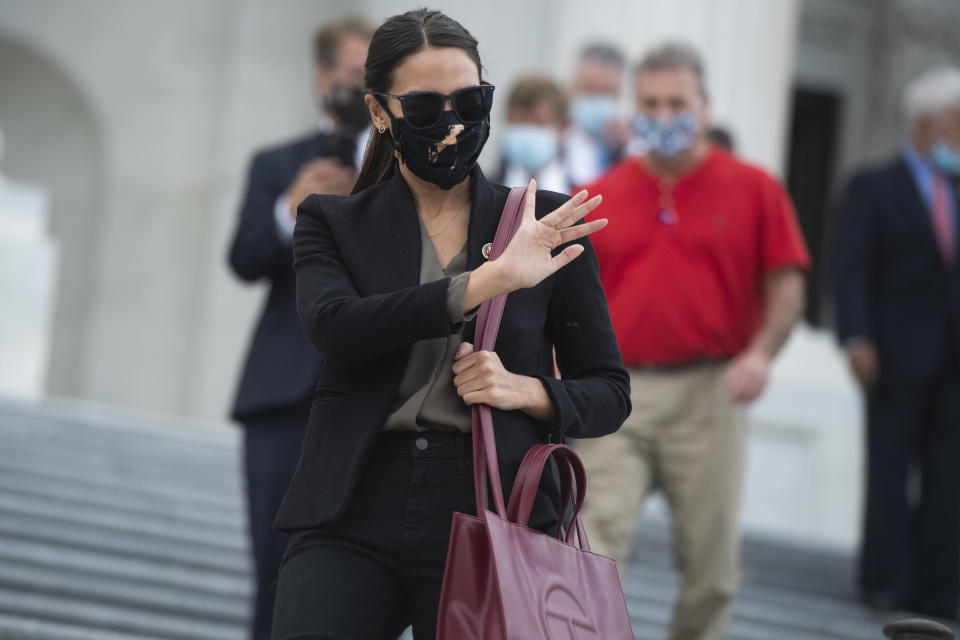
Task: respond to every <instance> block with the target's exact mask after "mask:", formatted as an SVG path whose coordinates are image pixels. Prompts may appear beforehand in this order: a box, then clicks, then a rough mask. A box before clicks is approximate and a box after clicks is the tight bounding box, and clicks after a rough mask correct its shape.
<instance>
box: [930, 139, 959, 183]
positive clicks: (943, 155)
mask: <svg viewBox="0 0 960 640" xmlns="http://www.w3.org/2000/svg"><path fill="white" fill-rule="evenodd" d="M930 159H931V160H933V164H935V165H936V166H937V167H939V169H940V170H941V171H943V172H944V173H947V174H949V175H951V176H960V151H958V150H957V149H954V148H953V147H951V146H950V145H948V144H947V143H946V142H944V141H942V140H940V141H938V142H936V143H934V145H933V148H932V149H931V150H930Z"/></svg>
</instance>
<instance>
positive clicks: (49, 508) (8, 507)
mask: <svg viewBox="0 0 960 640" xmlns="http://www.w3.org/2000/svg"><path fill="white" fill-rule="evenodd" d="M0 513H7V514H19V515H28V516H34V517H37V518H46V519H49V520H54V521H61V522H65V523H67V522H69V523H70V525H71V526H76V525H86V526H88V527H91V528H98V529H101V530H103V531H104V532H109V533H110V534H113V535H125V536H128V537H135V538H138V539H146V538H150V539H153V540H157V541H158V542H162V543H166V544H171V545H184V544H186V545H190V546H193V547H197V548H205V547H209V548H216V549H218V550H232V551H235V552H243V551H245V550H246V548H247V547H246V545H245V544H244V543H243V542H242V533H243V532H242V530H241V529H238V528H236V527H225V526H222V525H211V524H206V523H196V522H193V523H189V522H184V521H182V520H178V519H177V518H175V517H172V516H171V515H170V514H166V513H152V514H145V515H142V516H140V517H136V518H134V517H130V516H129V515H128V514H127V513H125V512H116V511H114V510H109V509H97V510H91V509H88V508H86V507H85V506H84V505H78V504H75V503H72V502H69V501H61V500H56V499H53V498H49V497H42V498H39V499H36V498H33V497H31V496H27V495H23V494H20V493H8V492H6V491H4V490H3V489H2V488H0Z"/></svg>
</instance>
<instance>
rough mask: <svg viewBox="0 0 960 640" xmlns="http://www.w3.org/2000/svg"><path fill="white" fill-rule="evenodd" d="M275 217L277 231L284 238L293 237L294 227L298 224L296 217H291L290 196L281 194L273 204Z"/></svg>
mask: <svg viewBox="0 0 960 640" xmlns="http://www.w3.org/2000/svg"><path fill="white" fill-rule="evenodd" d="M273 217H274V219H275V220H276V222H277V233H279V234H280V237H281V238H282V239H284V240H287V241H290V240H292V239H293V227H294V226H295V225H296V224H297V221H296V220H295V219H294V218H291V217H290V198H288V197H286V196H284V195H282V194H281V195H280V197H279V198H277V201H276V203H274V205H273Z"/></svg>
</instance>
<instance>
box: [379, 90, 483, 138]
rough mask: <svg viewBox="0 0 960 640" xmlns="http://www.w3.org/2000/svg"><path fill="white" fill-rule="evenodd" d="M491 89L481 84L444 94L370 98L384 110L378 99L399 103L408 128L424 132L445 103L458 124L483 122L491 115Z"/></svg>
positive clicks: (410, 94)
mask: <svg viewBox="0 0 960 640" xmlns="http://www.w3.org/2000/svg"><path fill="white" fill-rule="evenodd" d="M493 90H494V86H493V85H492V84H481V85H476V86H473V87H464V88H463V89H457V90H456V91H454V92H453V93H448V94H446V95H444V94H442V93H437V92H435V91H414V92H412V93H406V94H404V95H402V96H395V95H393V94H391V93H374V94H373V95H375V96H376V97H377V99H378V100H379V102H380V104H381V105H383V107H384V108H385V109H386V108H387V105H386V103H385V102H384V101H383V100H381V98H396V99H397V100H399V101H400V110H401V111H402V112H403V117H404V118H406V120H407V122H409V123H410V126H411V127H413V128H414V129H426V128H428V127H432V126H434V125H435V124H437V123H438V122H440V118H442V117H443V111H444V108H445V107H446V104H447V100H449V101H450V104H451V105H452V106H453V111H454V113H456V114H457V117H458V118H459V119H460V121H461V122H463V123H465V124H466V123H472V122H479V121H481V120H483V119H484V118H485V117H486V116H487V114H488V113H490V107H491V106H492V104H493Z"/></svg>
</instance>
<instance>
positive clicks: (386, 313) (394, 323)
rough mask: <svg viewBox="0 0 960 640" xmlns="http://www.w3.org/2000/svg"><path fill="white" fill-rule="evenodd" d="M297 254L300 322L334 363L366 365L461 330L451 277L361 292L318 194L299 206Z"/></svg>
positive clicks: (296, 239)
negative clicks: (451, 299)
mask: <svg viewBox="0 0 960 640" xmlns="http://www.w3.org/2000/svg"><path fill="white" fill-rule="evenodd" d="M293 257H294V260H293V265H294V269H295V270H296V272H297V312H298V313H299V315H300V323H301V324H302V325H303V327H304V329H305V330H306V332H307V336H308V337H309V338H310V340H311V341H312V342H313V344H314V345H315V346H316V347H317V349H318V350H319V351H320V353H322V354H324V356H325V357H326V358H327V359H329V360H331V361H333V362H338V363H341V364H362V363H364V362H369V361H370V360H374V359H377V358H381V357H383V356H385V355H387V354H389V353H392V352H394V351H397V350H399V349H403V348H406V347H409V346H410V345H411V344H412V343H414V342H416V341H417V340H424V339H427V338H438V337H442V336H448V335H450V334H451V333H453V332H454V331H458V330H459V325H452V324H451V323H450V320H449V316H448V314H447V288H448V285H449V283H450V278H444V279H442V280H436V281H434V282H430V283H427V284H423V285H417V286H411V287H406V288H403V289H399V290H396V291H391V292H389V293H379V294H378V293H373V294H370V295H361V293H360V291H359V290H358V288H357V286H356V284H355V283H354V282H353V280H352V278H351V276H350V273H349V272H348V271H347V268H346V267H345V266H344V262H343V259H342V258H341V256H340V252H339V251H338V249H337V245H336V241H335V239H334V234H333V233H332V231H331V229H330V226H329V224H328V221H327V220H326V217H325V213H324V211H322V209H321V204H320V198H319V197H318V196H316V195H312V196H310V197H309V198H307V199H306V200H305V201H304V202H303V203H302V204H301V205H300V207H299V209H298V215H297V226H296V230H295V231H294V236H293Z"/></svg>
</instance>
